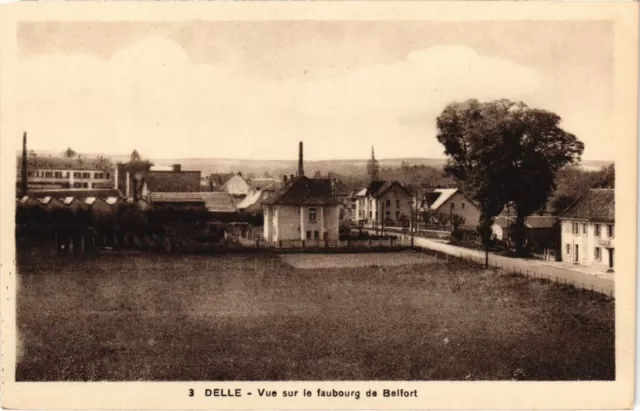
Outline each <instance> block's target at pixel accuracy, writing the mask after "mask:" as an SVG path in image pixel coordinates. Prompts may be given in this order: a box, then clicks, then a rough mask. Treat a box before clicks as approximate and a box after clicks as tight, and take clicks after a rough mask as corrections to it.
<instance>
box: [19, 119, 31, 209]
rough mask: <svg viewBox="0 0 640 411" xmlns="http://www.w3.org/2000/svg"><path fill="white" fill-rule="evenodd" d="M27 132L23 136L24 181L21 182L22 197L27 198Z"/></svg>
mask: <svg viewBox="0 0 640 411" xmlns="http://www.w3.org/2000/svg"><path fill="white" fill-rule="evenodd" d="M27 167H28V165H27V132H26V131H25V132H24V134H23V135H22V181H21V182H20V195H21V196H23V197H24V196H26V195H27V189H28V187H29V185H28V183H29V182H28V178H29V173H28V170H27Z"/></svg>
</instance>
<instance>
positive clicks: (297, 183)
mask: <svg viewBox="0 0 640 411" xmlns="http://www.w3.org/2000/svg"><path fill="white" fill-rule="evenodd" d="M268 203H269V204H276V205H338V204H339V202H338V200H337V198H336V197H335V195H334V194H333V192H332V187H331V180H329V179H320V178H308V177H305V176H301V177H297V178H294V179H293V181H291V182H290V183H289V184H287V185H286V186H285V187H284V188H283V190H282V191H281V192H280V193H279V194H278V195H276V196H275V197H274V198H273V199H269V200H268Z"/></svg>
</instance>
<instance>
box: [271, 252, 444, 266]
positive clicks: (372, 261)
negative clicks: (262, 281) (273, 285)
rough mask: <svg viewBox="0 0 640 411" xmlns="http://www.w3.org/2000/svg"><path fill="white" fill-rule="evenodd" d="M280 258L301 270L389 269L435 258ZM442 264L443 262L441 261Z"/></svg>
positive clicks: (402, 255)
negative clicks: (389, 267)
mask: <svg viewBox="0 0 640 411" xmlns="http://www.w3.org/2000/svg"><path fill="white" fill-rule="evenodd" d="M280 258H281V259H282V260H283V261H284V262H285V263H287V264H289V265H291V266H293V267H295V268H300V269H316V268H347V267H388V266H401V265H413V264H428V263H430V262H433V261H434V258H433V256H427V255H426V254H422V253H414V252H410V251H407V252H395V253H394V252H386V253H356V254H312V253H297V254H283V255H280ZM441 262H442V261H441Z"/></svg>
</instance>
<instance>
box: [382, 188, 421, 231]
mask: <svg viewBox="0 0 640 411" xmlns="http://www.w3.org/2000/svg"><path fill="white" fill-rule="evenodd" d="M387 201H389V204H390V207H387ZM397 201H400V207H399V208H398V207H397ZM378 203H379V205H380V213H378V221H380V222H382V221H383V219H384V220H386V219H387V218H390V219H391V220H393V221H395V222H396V223H399V222H400V217H401V216H403V215H404V216H405V217H406V218H407V219H410V218H411V206H412V204H413V197H412V196H411V195H410V194H408V193H406V192H405V191H404V190H401V189H400V188H396V187H392V188H391V189H389V190H388V191H387V192H385V193H384V194H383V195H382V196H380V198H379V199H378ZM387 212H389V213H387ZM383 214H384V215H383ZM387 215H389V217H387Z"/></svg>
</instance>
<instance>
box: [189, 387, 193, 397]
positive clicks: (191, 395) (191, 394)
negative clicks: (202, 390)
mask: <svg viewBox="0 0 640 411" xmlns="http://www.w3.org/2000/svg"><path fill="white" fill-rule="evenodd" d="M189 397H193V388H189Z"/></svg>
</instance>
